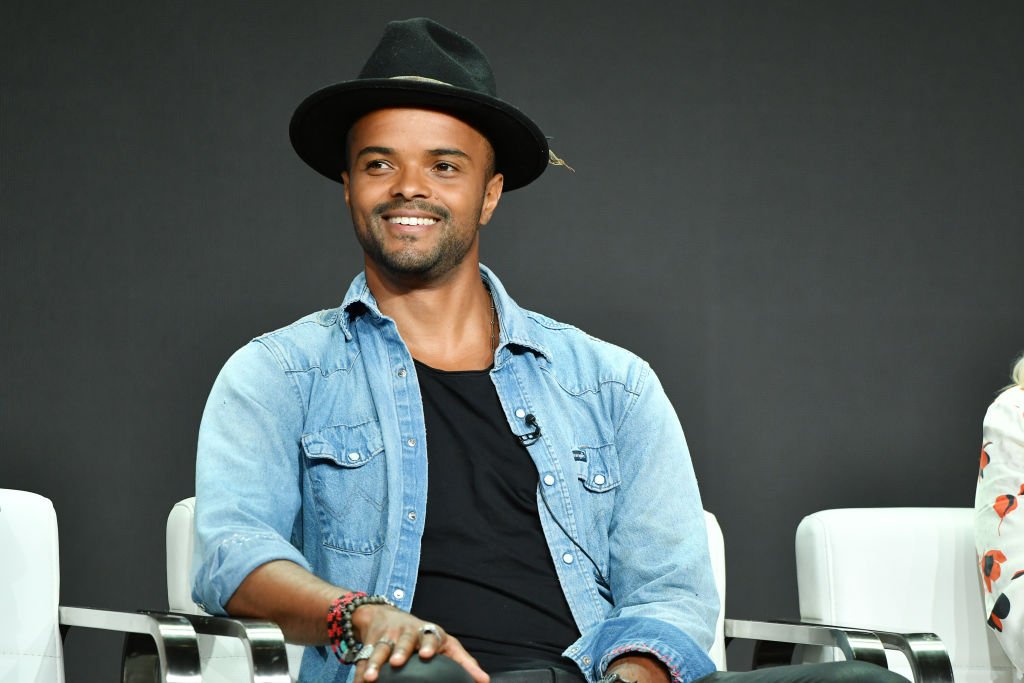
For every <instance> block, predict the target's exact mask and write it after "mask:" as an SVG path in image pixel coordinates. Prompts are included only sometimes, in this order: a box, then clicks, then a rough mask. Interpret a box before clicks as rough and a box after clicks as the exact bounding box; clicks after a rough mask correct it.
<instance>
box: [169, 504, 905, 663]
mask: <svg viewBox="0 0 1024 683" xmlns="http://www.w3.org/2000/svg"><path fill="white" fill-rule="evenodd" d="M704 519H705V523H706V526H707V534H708V548H709V551H710V555H711V567H712V572H713V574H714V578H715V585H716V587H717V588H718V595H719V598H720V600H721V603H722V607H721V610H720V611H719V615H718V623H717V624H716V628H715V641H714V644H713V645H712V647H711V649H710V651H709V655H710V656H711V659H712V661H714V663H715V665H716V666H717V667H718V669H719V670H720V671H725V670H726V656H725V646H726V642H727V640H729V639H732V638H742V639H752V640H760V641H777V642H782V643H790V644H792V643H800V644H811V645H828V646H834V647H836V648H838V649H839V650H840V651H842V652H843V653H845V655H846V656H847V657H848V658H854V657H856V658H858V659H862V660H866V661H871V662H874V663H876V664H882V665H884V663H885V654H884V650H883V645H882V643H881V642H880V641H879V639H878V638H877V637H875V636H874V635H873V634H871V633H867V632H864V631H860V630H855V629H847V630H842V629H837V628H826V627H820V626H810V625H802V624H792V623H789V624H787V623H767V622H755V621H742V620H735V619H726V618H725V616H724V615H725V541H724V538H723V536H722V529H721V527H720V526H719V524H718V520H717V519H716V518H715V516H714V515H713V514H711V513H710V512H705V513H704ZM194 524H195V498H186V499H184V500H182V501H180V502H178V503H176V504H175V505H174V507H173V508H172V509H171V513H170V515H169V516H168V518H167V599H168V603H169V604H170V607H171V610H172V611H173V612H175V613H182V614H190V615H201V614H205V613H204V612H203V611H202V609H201V608H200V607H199V606H198V605H196V604H195V603H194V602H193V601H192V586H191V583H192V553H193V549H194ZM199 645H200V654H201V658H202V659H203V662H204V664H203V676H204V679H205V680H217V681H225V682H226V681H229V680H244V679H245V674H246V673H247V672H246V671H245V670H244V669H243V667H242V660H243V657H244V653H243V652H242V651H241V650H240V649H239V647H238V645H237V644H234V643H231V642H227V643H219V642H218V643H216V644H215V645H213V644H211V643H210V642H209V641H208V640H206V639H204V636H203V634H202V633H200V636H199ZM302 652H303V648H302V647H301V646H297V645H288V662H289V669H290V672H291V676H292V678H293V679H297V677H298V672H299V663H300V660H301V657H302Z"/></svg>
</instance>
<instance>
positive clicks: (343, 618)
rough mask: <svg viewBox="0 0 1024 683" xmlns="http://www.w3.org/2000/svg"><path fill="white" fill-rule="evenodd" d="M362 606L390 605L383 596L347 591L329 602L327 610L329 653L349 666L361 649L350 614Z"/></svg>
mask: <svg viewBox="0 0 1024 683" xmlns="http://www.w3.org/2000/svg"><path fill="white" fill-rule="evenodd" d="M363 605H392V606H393V604H392V602H391V601H390V600H388V599H387V598H385V597H384V596H383V595H367V594H366V593H363V592H362V591H349V592H348V593H345V594H344V595H342V596H341V597H337V598H335V599H334V600H332V601H331V607H330V609H328V610H327V639H328V641H329V642H330V644H331V651H332V652H334V656H335V657H337V658H338V661H340V662H341V663H343V664H351V663H352V662H354V661H355V658H356V655H357V654H359V650H360V649H362V647H363V646H362V643H360V642H359V641H357V640H356V635H355V633H354V632H353V631H352V613H353V612H355V611H356V609H358V608H359V607H362V606H363Z"/></svg>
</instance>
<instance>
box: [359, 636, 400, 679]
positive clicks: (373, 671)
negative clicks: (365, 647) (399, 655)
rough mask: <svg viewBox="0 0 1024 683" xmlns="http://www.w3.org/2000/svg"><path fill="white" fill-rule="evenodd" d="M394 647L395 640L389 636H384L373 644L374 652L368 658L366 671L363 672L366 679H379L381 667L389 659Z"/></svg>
mask: <svg viewBox="0 0 1024 683" xmlns="http://www.w3.org/2000/svg"><path fill="white" fill-rule="evenodd" d="M394 648H395V642H394V641H393V640H390V639H388V638H382V639H380V640H378V641H377V642H376V643H374V644H373V654H372V655H370V658H369V659H367V660H366V671H365V673H364V674H363V678H364V679H366V681H368V682H370V681H375V680H377V676H378V675H379V674H378V672H379V671H380V668H381V667H382V666H384V662H386V661H388V658H389V657H390V656H391V651H392V650H393V649H394Z"/></svg>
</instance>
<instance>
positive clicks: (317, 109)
mask: <svg viewBox="0 0 1024 683" xmlns="http://www.w3.org/2000/svg"><path fill="white" fill-rule="evenodd" d="M390 107H414V108H423V109H435V110H438V111H443V112H445V113H448V114H451V115H452V116H455V117H456V118H459V119H461V120H463V121H465V122H466V123H468V124H469V125H471V126H473V127H474V128H476V129H477V130H478V131H480V133H481V134H482V135H483V136H484V137H486V138H487V139H488V141H489V142H490V143H491V146H492V147H494V155H495V164H496V167H497V170H498V171H499V172H500V173H501V174H502V175H503V176H504V189H505V190H506V191H508V190H515V189H516V188H520V187H523V186H524V185H527V184H529V183H530V182H532V181H533V180H534V179H536V178H537V177H538V176H539V175H540V174H541V173H543V172H544V169H545V168H547V164H548V142H547V139H546V138H545V137H544V134H543V133H542V132H541V130H540V128H538V127H537V125H536V124H535V123H534V122H533V121H531V120H530V119H529V118H528V117H527V116H526V115H525V114H523V113H522V112H521V111H519V110H518V109H516V108H515V107H513V106H512V105H510V104H508V103H507V102H504V101H502V100H499V99H497V98H493V97H489V96H487V95H483V94H481V93H479V92H476V91H473V90H466V89H463V88H456V87H453V86H448V85H444V84H441V83H435V82H428V81H414V80H404V79H397V78H383V79H361V80H356V81H347V82H345V83H337V84H335V85H331V86H328V87H326V88H323V89H322V90H318V91H317V92H315V93H313V94H312V95H310V96H309V97H307V98H306V99H305V100H303V102H302V104H300V105H299V106H298V108H297V109H296V110H295V113H294V114H293V115H292V120H291V124H290V126H289V129H288V132H289V136H290V137H291V141H292V146H293V147H294V148H295V151H296V152H298V154H299V156H300V157H301V158H302V160H303V161H305V162H306V163H307V164H309V165H310V166H312V167H313V168H314V169H315V170H316V171H318V172H319V173H321V174H322V175H324V176H326V177H328V178H330V179H331V180H334V181H337V182H341V173H342V171H344V170H345V165H346V160H345V158H344V156H345V136H346V135H347V134H348V130H349V128H351V127H352V124H354V123H355V122H356V121H357V120H359V119H360V118H361V117H362V116H364V115H366V114H368V113H369V112H371V111H375V110H377V109H387V108H390Z"/></svg>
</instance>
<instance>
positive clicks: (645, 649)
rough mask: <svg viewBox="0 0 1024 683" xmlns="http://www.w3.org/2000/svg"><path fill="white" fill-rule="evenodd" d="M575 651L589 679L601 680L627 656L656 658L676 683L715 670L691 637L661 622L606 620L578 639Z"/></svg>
mask: <svg viewBox="0 0 1024 683" xmlns="http://www.w3.org/2000/svg"><path fill="white" fill-rule="evenodd" d="M578 648H579V649H578V652H580V653H581V654H580V656H579V657H577V663H580V664H583V668H584V674H585V675H586V676H587V678H588V679H590V680H598V679H600V678H601V676H603V675H604V673H605V671H607V670H608V666H609V665H610V664H611V663H612V661H613V660H615V659H616V658H618V657H621V656H623V655H628V654H630V653H645V654H649V655H652V656H654V657H657V658H658V660H659V661H661V663H662V664H664V665H665V668H666V669H668V671H669V674H670V675H671V676H672V680H673V681H675V682H676V683H690V682H691V681H695V680H697V679H698V678H701V677H702V676H706V675H708V674H710V673H712V672H714V671H715V665H714V663H713V662H712V661H711V658H710V657H708V654H707V652H705V651H704V649H703V648H702V647H701V646H700V645H698V644H697V642H696V641H694V639H693V638H691V637H690V636H688V635H687V634H686V633H684V632H683V631H681V630H679V629H678V628H676V627H675V626H673V625H672V624H670V623H669V622H667V621H664V620H662V619H653V618H650V617H613V618H611V619H607V620H605V621H604V622H603V623H602V624H601V626H600V627H599V628H597V629H595V630H593V631H591V632H590V633H588V634H587V635H586V636H585V637H584V638H583V639H581V640H580V642H579V643H578ZM587 653H594V654H593V655H591V654H587ZM587 662H589V663H590V665H589V666H587V664H586V663H587Z"/></svg>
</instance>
